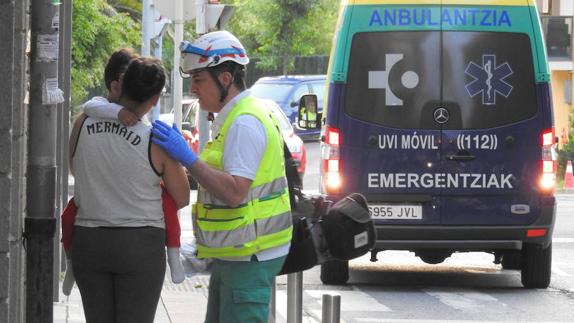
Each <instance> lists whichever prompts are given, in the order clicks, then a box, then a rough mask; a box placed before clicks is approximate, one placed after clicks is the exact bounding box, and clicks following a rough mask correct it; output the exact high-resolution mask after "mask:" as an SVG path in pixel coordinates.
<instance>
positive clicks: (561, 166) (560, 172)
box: [556, 113, 574, 179]
mask: <svg viewBox="0 0 574 323" xmlns="http://www.w3.org/2000/svg"><path fill="white" fill-rule="evenodd" d="M569 128H570V134H569V135H568V142H567V143H563V145H562V149H560V150H558V167H557V168H558V169H557V172H556V178H557V179H563V178H564V173H565V172H566V163H568V160H571V161H573V162H574V133H573V130H572V129H574V116H573V115H572V113H570V126H569Z"/></svg>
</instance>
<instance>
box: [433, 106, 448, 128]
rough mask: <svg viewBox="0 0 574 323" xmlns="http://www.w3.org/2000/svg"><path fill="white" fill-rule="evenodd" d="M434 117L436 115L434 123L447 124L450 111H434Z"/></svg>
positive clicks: (441, 109)
mask: <svg viewBox="0 0 574 323" xmlns="http://www.w3.org/2000/svg"><path fill="white" fill-rule="evenodd" d="M433 115H434V121H436V122H437V123H440V124H443V123H446V122H447V121H448V118H449V114H448V110H447V109H445V108H438V109H436V110H434V114H433Z"/></svg>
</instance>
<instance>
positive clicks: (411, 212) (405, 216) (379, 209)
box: [369, 204, 423, 220]
mask: <svg viewBox="0 0 574 323" xmlns="http://www.w3.org/2000/svg"><path fill="white" fill-rule="evenodd" d="M369 213H370V215H371V219H388V220H422V218H423V208H422V206H421V205H397V204H394V205H390V204H369Z"/></svg>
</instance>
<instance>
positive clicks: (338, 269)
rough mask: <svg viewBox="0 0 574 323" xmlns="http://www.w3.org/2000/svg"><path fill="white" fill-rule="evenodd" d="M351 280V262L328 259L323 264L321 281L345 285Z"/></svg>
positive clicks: (326, 283) (327, 283)
mask: <svg viewBox="0 0 574 323" xmlns="http://www.w3.org/2000/svg"><path fill="white" fill-rule="evenodd" d="M348 280H349V262H348V261H341V260H332V261H327V262H325V263H323V264H321V281H322V282H323V284H325V285H344V284H346V283H347V281H348Z"/></svg>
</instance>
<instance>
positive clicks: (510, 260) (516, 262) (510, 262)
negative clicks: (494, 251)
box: [502, 251, 522, 269]
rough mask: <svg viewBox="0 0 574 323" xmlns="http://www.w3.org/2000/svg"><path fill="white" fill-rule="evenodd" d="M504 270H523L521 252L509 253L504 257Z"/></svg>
mask: <svg viewBox="0 0 574 323" xmlns="http://www.w3.org/2000/svg"><path fill="white" fill-rule="evenodd" d="M502 268H504V269H521V268H522V260H521V257H520V251H507V252H505V253H504V254H503V255H502Z"/></svg>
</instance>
